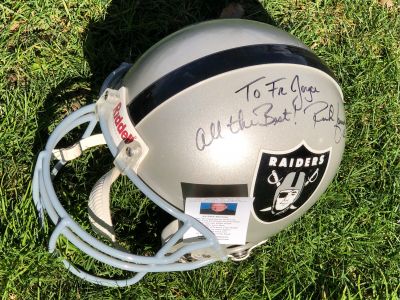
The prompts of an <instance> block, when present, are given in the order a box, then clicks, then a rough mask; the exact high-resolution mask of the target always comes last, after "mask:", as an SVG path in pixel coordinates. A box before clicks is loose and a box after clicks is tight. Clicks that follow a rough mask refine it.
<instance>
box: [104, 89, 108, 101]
mask: <svg viewBox="0 0 400 300" xmlns="http://www.w3.org/2000/svg"><path fill="white" fill-rule="evenodd" d="M107 98H108V91H107V92H106V93H105V94H104V100H107Z"/></svg>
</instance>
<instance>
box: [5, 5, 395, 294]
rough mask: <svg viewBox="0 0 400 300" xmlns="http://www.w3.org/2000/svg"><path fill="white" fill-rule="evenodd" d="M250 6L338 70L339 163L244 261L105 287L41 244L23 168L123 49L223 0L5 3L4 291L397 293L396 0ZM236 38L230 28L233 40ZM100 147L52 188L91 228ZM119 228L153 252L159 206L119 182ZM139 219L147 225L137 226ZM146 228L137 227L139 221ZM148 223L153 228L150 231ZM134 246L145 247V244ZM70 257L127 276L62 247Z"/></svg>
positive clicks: (142, 47) (201, 15)
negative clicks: (309, 203) (343, 138)
mask: <svg viewBox="0 0 400 300" xmlns="http://www.w3.org/2000/svg"><path fill="white" fill-rule="evenodd" d="M242 3H243V6H244V7H245V9H246V15H245V18H248V19H254V20H259V21H262V22H267V23H270V24H274V25H276V26H278V27H279V28H281V29H284V30H286V31H288V32H290V33H292V34H293V35H295V36H296V37H298V38H299V39H300V40H302V41H303V42H304V43H305V44H306V45H308V46H309V47H311V48H312V49H313V50H314V51H315V53H316V54H317V55H318V56H320V57H321V58H322V59H323V60H325V61H326V63H327V64H328V66H330V67H331V68H332V70H333V71H334V73H335V74H336V76H337V78H338V81H339V82H340V84H341V86H342V88H343V92H344V96H345V101H346V104H345V108H346V117H347V145H346V151H345V154H344V158H343V162H342V165H341V168H340V171H339V173H338V175H337V176H336V178H335V180H334V182H333V183H332V184H331V185H330V187H329V188H328V190H327V192H326V193H325V194H324V195H323V197H321V199H320V201H318V202H317V204H316V205H315V206H314V207H313V208H312V209H311V210H310V211H309V212H308V213H307V214H306V215H305V216H303V217H302V218H301V219H300V220H298V221H297V222H296V223H294V224H293V225H292V226H290V227H289V228H287V229H286V230H284V231H283V232H281V233H279V234H278V235H276V236H275V237H273V238H271V239H270V241H269V242H268V243H267V244H266V245H264V246H262V247H259V248H258V249H257V250H256V251H254V253H253V255H252V256H251V257H250V258H249V259H248V260H247V261H244V262H241V263H233V262H229V263H225V264H224V263H216V264H214V265H211V266H208V267H205V268H202V269H199V270H195V271H190V272H175V273H164V274H148V275H146V276H145V278H144V279H143V280H142V281H141V282H140V283H139V284H137V285H134V286H131V287H128V288H105V287H100V286H95V285H92V284H89V283H86V282H84V281H82V280H80V279H78V278H76V277H74V276H73V275H71V274H69V273H68V272H67V271H66V270H65V269H64V267H63V266H62V264H61V262H60V259H59V258H55V257H53V256H52V255H50V254H48V253H47V251H46V245H47V241H48V239H47V237H48V233H49V232H50V231H51V230H52V229H53V228H54V227H53V226H51V225H50V224H49V225H48V226H46V227H45V228H44V229H42V228H41V227H40V224H39V223H38V220H37V214H36V211H35V208H34V205H33V201H32V197H31V177H32V172H33V167H34V163H35V161H36V158H37V155H38V153H39V151H40V150H41V149H42V148H43V147H44V145H45V142H46V140H47V138H48V136H49V133H50V132H51V131H52V130H53V129H54V127H55V125H56V124H58V123H59V121H60V120H62V119H63V118H64V117H65V116H66V115H68V114H69V113H70V112H71V111H73V110H76V109H77V108H79V107H80V106H82V105H84V104H88V103H93V102H94V101H95V100H96V97H97V93H98V91H99V88H100V85H101V83H102V81H103V80H104V79H105V77H106V76H107V74H108V73H109V72H111V71H112V70H113V69H114V68H115V67H117V66H118V65H119V64H120V63H121V62H123V61H128V62H134V61H135V59H137V58H138V57H139V56H140V55H141V54H142V53H144V52H145V51H146V50H147V49H148V48H149V47H150V46H151V45H153V44H154V43H156V42H157V41H159V40H160V39H161V38H163V37H165V36H166V35H168V34H170V33H172V32H174V31H176V30H178V29H180V28H182V27H184V26H186V25H189V24H193V23H196V22H199V21H202V20H207V19H213V18H217V17H218V15H219V13H220V11H221V10H222V8H223V7H224V6H225V4H226V3H225V1H211V0H210V1H205V0H193V1H186V0H154V1H153V0H152V1H150V0H146V1H131V0H129V1H122V0H118V1H109V0H107V1H106V0H79V1H78V0H68V1H67V0H57V1H56V0H53V1H50V0H36V1H32V0H26V1H10V0H2V1H1V2H0V295H1V297H2V299H10V300H15V299H56V298H60V299H112V298H124V299H141V298H142V299H150V298H155V299H158V298H189V299H292V298H298V299H306V298H313V299H315V298H317V299H340V298H343V299H385V298H389V299H398V298H399V297H400V228H399V227H400V225H399V220H400V214H399V209H400V3H398V2H396V1H393V2H391V1H389V4H390V3H391V4H392V5H391V6H390V5H389V6H390V7H387V6H383V5H381V4H380V3H379V2H378V1H372V0H371V1H361V0H357V1H351V0H348V1H334V0H331V1H329V0H326V1H322V0H320V1H318V0H315V1H305V0H297V1H295V0H288V1H283V0H281V1H278V0H268V1H262V2H257V1H250V0H244V1H242ZM260 3H261V4H260ZM228 38H234V37H228ZM106 154H107V151H106V150H104V149H100V150H95V151H91V152H89V153H88V154H86V155H84V156H83V157H82V158H80V159H79V160H78V161H76V162H73V163H71V164H69V165H68V166H66V167H65V170H64V171H63V172H62V174H61V176H60V178H59V179H58V180H56V186H57V191H59V196H60V198H61V200H62V201H63V203H64V204H65V206H66V207H67V208H68V211H70V212H71V213H72V214H73V215H74V217H75V218H76V220H78V221H79V222H81V223H82V224H83V226H84V227H85V228H87V229H88V230H90V226H89V224H88V220H87V199H88V195H89V193H90V190H91V187H92V185H93V184H94V182H95V181H96V180H97V178H99V177H100V176H101V175H102V174H103V173H104V172H105V171H106V170H108V168H109V167H110V164H111V163H112V161H111V159H110V158H109V157H108V156H107V155H106ZM112 193H113V195H114V197H113V201H112V206H113V208H114V210H113V213H114V216H118V220H119V227H118V228H117V235H118V236H119V237H121V239H122V241H121V242H122V243H123V245H124V246H126V247H127V248H129V249H130V250H132V251H136V250H137V251H140V252H141V253H144V254H151V253H154V251H156V250H157V246H158V243H159V233H160V227H161V226H162V225H163V220H161V219H162V218H159V214H160V212H159V211H158V209H157V208H156V207H154V206H153V205H152V203H151V202H149V201H148V200H146V199H143V197H142V195H141V194H140V193H139V192H138V191H136V190H135V189H134V187H132V186H131V185H130V184H129V181H128V180H126V178H122V179H119V180H118V182H117V184H116V186H115V187H113V189H112ZM140 224H143V225H140ZM143 228H146V230H143ZM147 228H148V229H147ZM139 246H140V247H139ZM59 247H60V249H62V252H63V253H64V255H65V256H68V257H69V258H70V259H71V260H73V261H74V262H75V263H77V264H80V265H82V266H83V267H85V268H86V269H88V270H90V271H93V272H97V273H98V274H100V275H103V276H107V275H108V276H116V277H119V276H124V275H126V274H125V273H123V272H122V273H120V272H117V271H115V270H113V269H112V268H108V267H106V266H102V265H98V264H94V263H93V261H92V260H90V259H88V258H87V257H86V256H85V255H83V254H82V253H80V252H79V251H76V250H75V249H74V248H73V247H72V246H71V245H67V244H66V243H65V241H63V240H62V239H61V240H60V243H59Z"/></svg>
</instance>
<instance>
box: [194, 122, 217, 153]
mask: <svg viewBox="0 0 400 300" xmlns="http://www.w3.org/2000/svg"><path fill="white" fill-rule="evenodd" d="M222 138H223V137H222V133H221V122H220V121H217V123H213V122H212V123H211V124H210V127H209V131H207V133H206V131H205V130H204V129H203V128H199V129H197V132H196V147H197V149H198V150H199V151H203V150H204V149H205V148H206V147H207V146H210V145H211V144H212V143H213V142H214V140H217V139H222Z"/></svg>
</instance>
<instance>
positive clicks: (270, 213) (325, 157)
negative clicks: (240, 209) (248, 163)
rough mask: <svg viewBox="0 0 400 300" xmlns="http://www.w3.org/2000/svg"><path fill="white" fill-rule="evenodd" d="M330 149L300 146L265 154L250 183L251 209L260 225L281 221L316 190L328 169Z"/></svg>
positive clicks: (265, 152)
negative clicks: (291, 149) (252, 200)
mask: <svg viewBox="0 0 400 300" xmlns="http://www.w3.org/2000/svg"><path fill="white" fill-rule="evenodd" d="M329 157H330V150H328V151H323V152H319V151H313V150H311V149H309V148H308V147H307V146H305V145H303V144H302V145H299V147H297V148H296V149H295V150H293V151H288V152H279V153H276V152H267V151H264V152H263V153H262V155H261V157H260V161H259V163H258V169H257V172H256V178H255V182H254V184H253V189H252V190H253V191H252V194H253V197H254V202H253V210H254V213H255V215H256V216H257V217H258V219H260V220H261V221H263V222H273V221H277V220H279V219H282V218H284V217H286V216H288V215H290V214H291V213H293V212H294V211H296V210H297V209H298V208H299V207H301V206H302V205H303V204H304V203H305V202H306V201H307V200H308V199H309V198H310V197H311V195H312V194H313V192H314V191H315V190H316V189H317V187H318V185H319V183H320V182H321V179H322V177H323V176H324V174H325V170H326V168H327V166H328V162H329Z"/></svg>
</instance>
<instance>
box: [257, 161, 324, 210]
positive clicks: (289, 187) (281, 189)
mask: <svg viewBox="0 0 400 300" xmlns="http://www.w3.org/2000/svg"><path fill="white" fill-rule="evenodd" d="M318 173H319V168H317V169H316V170H315V171H314V173H313V174H312V175H311V176H309V177H308V178H307V181H306V182H304V179H305V176H306V174H305V173H304V172H299V173H298V172H291V173H289V174H287V175H286V177H285V178H283V177H279V175H278V173H277V172H276V170H272V171H271V174H270V175H269V176H268V177H267V182H268V183H269V184H271V185H276V188H277V189H276V192H275V195H274V201H273V204H272V206H269V207H266V208H263V209H260V211H261V212H267V211H271V213H272V214H274V215H279V214H282V213H284V212H285V211H287V210H289V209H291V210H293V209H296V208H297V207H296V206H295V205H294V203H295V202H296V201H297V200H298V199H299V197H300V195H301V192H302V190H303V188H304V187H305V186H307V185H308V184H310V183H312V182H314V181H315V180H317V178H318Z"/></svg>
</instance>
